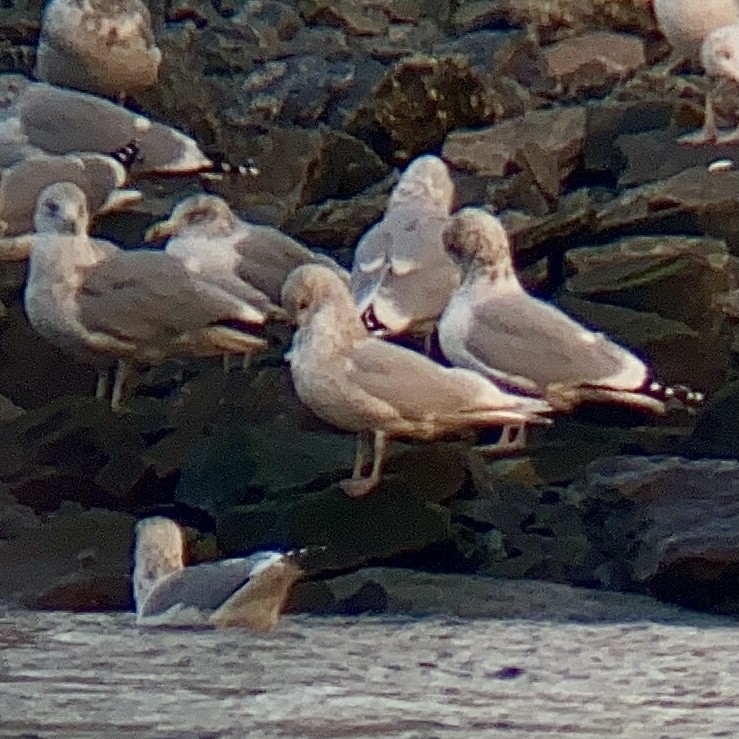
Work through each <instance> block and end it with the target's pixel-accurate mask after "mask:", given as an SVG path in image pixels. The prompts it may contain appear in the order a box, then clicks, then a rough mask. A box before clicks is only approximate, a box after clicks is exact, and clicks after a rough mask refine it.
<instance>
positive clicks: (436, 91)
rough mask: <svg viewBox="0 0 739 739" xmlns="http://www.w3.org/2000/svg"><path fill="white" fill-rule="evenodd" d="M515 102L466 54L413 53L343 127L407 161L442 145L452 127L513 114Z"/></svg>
mask: <svg viewBox="0 0 739 739" xmlns="http://www.w3.org/2000/svg"><path fill="white" fill-rule="evenodd" d="M517 104H518V103H517V102H514V101H512V100H510V99H508V100H504V99H503V97H502V96H501V94H500V93H498V92H496V91H495V90H494V89H492V88H489V87H487V86H486V84H485V82H484V81H483V80H482V79H481V77H480V76H479V75H477V74H476V73H475V72H474V71H473V70H472V69H471V67H470V64H469V62H468V61H467V60H465V59H464V58H462V57H458V56H451V57H438V58H437V57H432V56H414V57H411V58H408V59H403V60H402V61H400V62H399V63H398V64H396V65H395V66H394V67H393V68H392V69H391V70H390V72H388V73H387V75H386V76H385V78H384V79H383V80H382V81H381V82H380V83H379V85H377V87H376V88H375V89H374V90H373V92H372V93H371V95H370V96H369V98H368V99H367V100H366V102H365V103H364V104H363V105H362V106H360V107H359V109H358V110H356V111H355V112H354V113H351V114H349V115H348V116H347V118H346V120H345V126H346V129H347V131H349V132H350V133H352V134H354V135H355V136H358V137H359V138H361V139H363V140H365V141H370V142H372V145H373V148H374V149H375V150H376V151H378V152H379V153H380V154H382V155H384V156H386V158H392V159H394V160H396V161H407V160H408V159H412V158H413V157H415V156H417V155H418V154H421V153H423V152H425V151H429V150H433V149H435V148H438V147H439V145H440V144H441V142H442V141H443V140H444V137H445V136H446V134H447V133H448V132H449V131H452V130H454V129H455V128H459V127H462V126H471V125H479V124H480V123H484V122H490V121H491V120H493V119H495V118H497V117H503V116H506V115H511V114H512V112H513V109H512V106H516V105H517Z"/></svg>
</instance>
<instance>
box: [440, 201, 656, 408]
mask: <svg viewBox="0 0 739 739" xmlns="http://www.w3.org/2000/svg"><path fill="white" fill-rule="evenodd" d="M443 238H444V244H445V246H446V248H447V250H448V251H449V253H450V254H451V255H452V256H453V257H454V258H455V259H456V260H457V261H458V262H459V264H460V265H461V267H462V270H463V272H464V273H465V278H464V282H463V283H462V285H461V287H460V288H459V289H458V290H457V292H456V293H455V294H454V296H453V297H452V299H451V301H450V302H449V305H448V306H447V308H446V310H445V311H444V313H443V315H442V317H441V320H440V321H439V343H440V346H441V350H442V352H443V353H444V355H445V356H446V358H447V359H448V360H449V361H450V362H451V364H452V365H454V366H455V367H466V368H468V369H471V370H475V371H477V372H479V373H480V374H482V375H484V376H485V377H488V378H490V379H491V380H494V381H498V382H502V383H504V384H505V385H506V386H507V387H510V388H511V389H513V390H515V391H518V392H523V393H527V394H529V395H532V396H536V397H543V398H546V400H547V401H548V402H549V403H551V405H552V406H554V407H555V408H556V409H557V410H561V411H567V410H571V409H572V408H573V407H574V406H575V405H577V404H578V403H581V402H585V401H588V402H611V403H622V404H626V405H632V406H634V407H639V408H642V409H644V410H649V411H652V412H654V413H663V412H664V410H665V406H664V404H663V403H662V402H660V401H659V400H657V399H655V398H652V397H649V396H648V395H646V394H644V393H643V392H642V390H643V389H645V388H646V387H647V385H648V380H649V370H648V368H647V366H646V365H645V364H644V362H642V361H641V359H639V358H638V357H636V356H635V355H634V354H632V353H631V352H630V351H629V350H628V349H625V348H624V347H622V346H620V345H619V344H616V343H615V342H613V341H611V340H610V339H608V338H607V337H605V336H604V335H603V334H601V333H596V332H594V331H590V330H588V329H587V328H585V327H584V326H582V325H581V324H580V323H578V322H577V321H574V320H573V319H572V318H570V317H569V316H567V315H566V314H565V313H563V312H562V311H561V310H559V309H557V308H555V307H554V306H553V305H550V304H549V303H545V302H544V301H542V300H538V299H537V298H534V297H533V296H531V295H529V294H528V293H527V292H526V291H525V290H524V289H523V287H522V286H521V283H520V282H519V281H518V278H517V277H516V274H515V272H514V269H513V263H512V260H511V249H510V243H509V241H508V236H507V234H506V232H505V230H504V228H503V226H502V225H501V223H500V221H499V220H498V219H497V218H496V217H495V216H493V215H491V214H489V213H487V212H485V211H484V210H482V209H479V208H464V209H463V210H461V211H459V212H458V213H456V214H455V215H454V216H453V217H452V219H451V220H450V222H449V224H448V225H447V227H446V228H445V229H444V235H443Z"/></svg>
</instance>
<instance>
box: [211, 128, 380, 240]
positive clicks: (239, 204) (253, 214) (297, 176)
mask: <svg viewBox="0 0 739 739" xmlns="http://www.w3.org/2000/svg"><path fill="white" fill-rule="evenodd" d="M238 131H239V129H236V128H234V129H232V130H231V132H230V134H229V136H232V137H233V142H234V147H236V146H238V155H237V157H236V161H242V160H244V159H247V158H248V159H251V160H253V161H254V162H255V163H256V166H257V168H258V170H259V172H258V174H257V175H255V176H253V177H242V176H240V175H238V174H233V175H225V176H224V177H222V178H220V179H209V180H208V181H207V184H206V186H207V189H208V190H210V191H212V192H215V193H217V194H219V195H222V196H223V197H225V198H226V199H227V200H228V201H229V203H230V204H231V206H232V207H233V208H235V209H236V210H238V211H240V212H242V213H244V215H245V216H246V217H247V218H248V219H249V220H253V221H255V222H258V223H259V222H262V223H263V222H266V223H269V224H272V225H278V226H279V225H282V224H283V223H285V222H286V221H287V220H288V219H289V218H290V217H291V216H293V215H294V213H295V212H296V210H297V209H298V208H299V207H301V206H305V205H309V204H311V203H315V202H320V201H323V200H325V199H327V198H342V197H349V196H352V195H356V194H357V193H359V192H361V191H362V190H364V189H365V188H366V187H367V186H368V185H369V184H371V183H373V182H374V181H376V180H377V179H381V178H382V177H384V176H385V175H386V174H387V172H388V167H387V165H385V164H384V163H383V162H382V161H381V160H380V159H379V157H378V156H377V155H376V154H375V153H374V152H373V151H372V150H371V149H369V148H368V147H367V146H366V145H365V144H364V143H362V142H361V141H359V140H358V139H355V138H353V137H351V136H349V135H347V134H345V133H342V132H338V131H333V130H331V129H328V128H324V127H321V128H318V129H315V128H314V129H305V128H299V127H277V126H275V127H273V128H270V129H269V132H268V133H262V134H254V135H252V136H250V137H249V138H245V137H244V136H243V131H242V132H241V135H240V137H239V136H237V134H238ZM229 148H230V149H231V150H232V151H235V150H234V148H232V147H229Z"/></svg>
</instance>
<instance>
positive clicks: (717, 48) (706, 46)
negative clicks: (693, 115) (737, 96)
mask: <svg viewBox="0 0 739 739" xmlns="http://www.w3.org/2000/svg"><path fill="white" fill-rule="evenodd" d="M654 14H655V17H656V18H657V23H658V25H659V28H660V31H662V33H663V34H664V36H665V38H666V39H667V40H668V42H669V43H670V46H671V47H672V56H671V64H670V66H671V67H673V66H675V64H677V63H679V62H681V61H682V60H684V59H690V60H691V61H700V63H701V65H702V66H703V68H704V69H705V71H706V73H707V74H709V75H711V76H713V77H719V78H720V79H721V83H723V82H724V81H725V80H727V79H728V80H734V81H736V80H737V70H736V68H737V60H736V53H737V46H739V44H737V42H736V41H735V40H732V39H731V38H730V37H731V35H732V34H731V33H730V32H729V33H727V32H726V31H725V30H724V31H722V32H721V33H719V35H718V36H716V35H715V32H717V31H719V29H726V27H727V26H734V25H735V24H737V23H739V0H707V2H696V0H654ZM732 56H733V57H734V59H733V60H732V59H731V57H732ZM716 92H717V91H716V90H711V91H709V92H708V93H707V94H706V104H705V119H704V123H703V127H702V128H701V130H700V131H699V132H697V133H694V134H688V135H687V136H684V137H682V138H681V141H682V142H684V143H688V144H704V143H711V142H713V141H716V139H717V137H718V130H717V129H716V122H715V120H716V119H715V111H714V107H713V100H714V98H715V96H716Z"/></svg>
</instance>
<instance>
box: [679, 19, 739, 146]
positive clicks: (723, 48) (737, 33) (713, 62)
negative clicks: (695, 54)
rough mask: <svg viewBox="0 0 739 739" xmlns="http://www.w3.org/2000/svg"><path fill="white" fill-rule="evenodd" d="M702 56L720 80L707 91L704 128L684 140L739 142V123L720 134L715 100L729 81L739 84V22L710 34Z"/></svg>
mask: <svg viewBox="0 0 739 739" xmlns="http://www.w3.org/2000/svg"><path fill="white" fill-rule="evenodd" d="M700 58H701V64H703V68H704V69H705V70H706V74H708V75H710V76H711V77H718V78H719V83H718V86H717V87H715V88H714V89H712V90H709V91H708V92H707V93H706V106H705V111H706V112H705V116H704V120H703V127H702V128H701V130H700V131H698V132H697V133H693V134H687V135H686V136H683V137H681V139H680V141H681V142H683V143H689V144H704V143H713V142H716V143H719V144H728V143H735V142H737V141H739V125H737V126H736V128H735V129H734V130H733V131H731V132H729V133H727V134H724V135H719V130H718V127H717V125H716V112H715V110H714V104H713V101H714V98H715V97H716V95H717V94H718V92H719V90H720V89H721V88H722V87H724V86H725V85H726V83H731V82H734V83H739V22H737V23H734V24H733V25H731V26H724V27H723V28H718V29H716V30H715V31H712V32H711V33H709V34H708V36H706V38H705V41H704V42H703V45H702V46H701V52H700Z"/></svg>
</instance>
